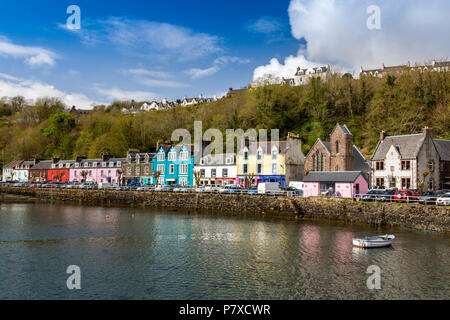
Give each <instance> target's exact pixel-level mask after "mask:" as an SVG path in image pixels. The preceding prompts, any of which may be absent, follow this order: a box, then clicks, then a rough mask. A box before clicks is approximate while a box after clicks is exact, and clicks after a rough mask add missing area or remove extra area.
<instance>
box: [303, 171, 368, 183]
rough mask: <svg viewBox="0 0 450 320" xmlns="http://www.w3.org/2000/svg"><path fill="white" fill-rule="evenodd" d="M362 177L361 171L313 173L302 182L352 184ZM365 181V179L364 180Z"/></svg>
mask: <svg viewBox="0 0 450 320" xmlns="http://www.w3.org/2000/svg"><path fill="white" fill-rule="evenodd" d="M360 175H362V176H363V177H364V179H366V177H365V176H364V174H363V173H362V172H361V171H320V172H319V171H313V172H310V173H309V174H308V176H307V177H306V178H305V179H303V182H349V183H353V182H355V181H356V179H358V177H359V176H360ZM366 181H367V179H366Z"/></svg>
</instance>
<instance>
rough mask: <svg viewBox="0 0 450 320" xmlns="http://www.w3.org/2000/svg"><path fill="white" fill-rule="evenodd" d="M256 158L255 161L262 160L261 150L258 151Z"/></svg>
mask: <svg viewBox="0 0 450 320" xmlns="http://www.w3.org/2000/svg"><path fill="white" fill-rule="evenodd" d="M256 158H257V160H262V150H258V153H257V155H256Z"/></svg>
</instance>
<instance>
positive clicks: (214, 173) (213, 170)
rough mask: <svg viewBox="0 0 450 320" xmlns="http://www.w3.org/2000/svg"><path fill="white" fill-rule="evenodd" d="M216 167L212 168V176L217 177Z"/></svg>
mask: <svg viewBox="0 0 450 320" xmlns="http://www.w3.org/2000/svg"><path fill="white" fill-rule="evenodd" d="M216 173H217V172H216V169H211V177H212V178H215V177H216Z"/></svg>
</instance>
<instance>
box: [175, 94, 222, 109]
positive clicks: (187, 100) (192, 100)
mask: <svg viewBox="0 0 450 320" xmlns="http://www.w3.org/2000/svg"><path fill="white" fill-rule="evenodd" d="M213 101H217V97H216V96H214V97H212V98H206V97H204V96H203V94H200V95H199V96H198V97H194V98H187V97H186V96H184V98H183V100H182V101H181V103H180V105H182V106H184V107H185V106H191V105H195V104H199V103H209V102H213Z"/></svg>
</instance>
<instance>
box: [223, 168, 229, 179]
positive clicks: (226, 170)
mask: <svg viewBox="0 0 450 320" xmlns="http://www.w3.org/2000/svg"><path fill="white" fill-rule="evenodd" d="M222 177H224V178H227V177H228V169H222Z"/></svg>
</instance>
